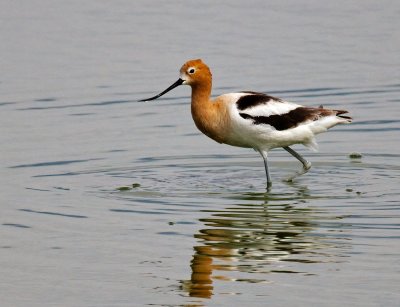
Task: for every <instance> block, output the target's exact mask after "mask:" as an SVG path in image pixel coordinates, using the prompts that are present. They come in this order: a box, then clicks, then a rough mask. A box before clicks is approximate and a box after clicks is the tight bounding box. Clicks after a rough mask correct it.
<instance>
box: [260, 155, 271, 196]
mask: <svg viewBox="0 0 400 307" xmlns="http://www.w3.org/2000/svg"><path fill="white" fill-rule="evenodd" d="M260 154H261V156H262V157H263V159H264V167H265V175H266V176H267V189H269V188H270V187H271V186H272V181H271V176H270V175H269V171H268V159H267V157H268V155H267V152H266V151H261V150H260Z"/></svg>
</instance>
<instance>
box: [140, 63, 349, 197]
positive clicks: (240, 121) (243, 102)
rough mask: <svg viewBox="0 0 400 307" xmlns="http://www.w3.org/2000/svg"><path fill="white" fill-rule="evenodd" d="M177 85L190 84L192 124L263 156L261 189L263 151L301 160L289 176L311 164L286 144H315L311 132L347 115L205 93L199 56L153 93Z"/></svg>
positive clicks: (266, 98)
mask: <svg viewBox="0 0 400 307" xmlns="http://www.w3.org/2000/svg"><path fill="white" fill-rule="evenodd" d="M180 85H189V86H190V87H191V90H192V93H191V114H192V117H193V120H194V123H195V125H196V126H197V128H198V129H199V130H200V131H201V132H202V133H204V134H205V135H206V136H208V137H210V138H211V139H213V140H214V141H216V142H218V143H221V144H227V145H231V146H237V147H243V148H253V149H254V150H255V151H257V152H259V153H260V155H261V157H262V158H263V160H264V168H265V174H266V180H267V189H269V188H270V187H271V186H272V180H271V176H270V173H269V167H268V152H269V151H270V150H271V149H274V148H280V147H281V148H283V149H285V150H286V151H287V152H288V153H289V154H291V155H292V156H293V157H295V158H296V159H297V160H298V161H300V162H301V164H302V169H301V170H299V171H297V172H296V173H295V174H294V175H293V176H290V177H289V178H287V181H293V179H294V178H296V177H297V176H300V175H303V174H305V173H307V172H308V170H309V169H310V168H311V163H310V162H309V161H307V160H306V159H305V158H303V157H302V156H301V155H300V154H299V153H298V152H296V151H295V150H293V149H292V148H291V147H290V146H291V145H294V144H302V145H304V146H306V147H308V148H310V149H312V150H317V148H318V147H317V142H316V140H315V135H317V134H319V133H322V132H326V131H327V130H328V129H329V128H332V127H334V126H336V125H338V124H348V123H350V122H351V121H352V117H350V116H347V115H345V114H347V113H348V111H346V110H333V109H327V108H324V107H323V106H322V105H321V106H319V107H309V106H303V105H300V104H297V103H293V102H289V101H286V100H283V99H280V98H277V97H274V96H271V95H268V94H265V93H260V92H254V91H240V92H233V93H227V94H223V95H220V96H218V97H216V98H215V99H211V90H212V74H211V70H210V68H209V67H208V66H207V65H206V64H205V63H204V62H203V61H202V60H201V59H196V60H189V61H187V62H186V63H185V64H183V66H182V67H181V69H180V77H179V79H178V80H177V81H176V82H175V83H173V84H172V85H171V86H169V87H168V88H167V89H165V90H164V91H162V92H161V93H159V94H158V95H156V96H153V97H150V98H146V99H141V100H139V101H140V102H144V101H151V100H155V99H157V98H159V97H161V96H163V95H164V94H166V93H167V92H169V91H171V90H172V89H174V88H176V87H178V86H180Z"/></svg>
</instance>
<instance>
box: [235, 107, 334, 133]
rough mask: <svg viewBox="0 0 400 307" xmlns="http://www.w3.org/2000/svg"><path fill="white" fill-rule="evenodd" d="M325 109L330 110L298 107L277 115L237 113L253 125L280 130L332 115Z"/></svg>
mask: <svg viewBox="0 0 400 307" xmlns="http://www.w3.org/2000/svg"><path fill="white" fill-rule="evenodd" d="M321 111H322V112H321ZM326 111H330V110H326V109H318V108H307V107H298V108H296V109H294V110H291V111H290V112H288V113H285V114H279V115H270V116H252V115H249V114H246V113H239V115H240V116H241V117H242V118H244V119H251V120H252V121H253V124H254V125H262V124H265V125H270V126H272V127H274V128H275V129H276V130H279V131H282V130H287V129H290V128H295V127H297V126H298V125H300V124H301V123H303V122H306V121H309V120H317V119H319V118H320V117H321V116H327V115H332V111H330V112H329V114H328V112H326ZM325 113H326V114H325Z"/></svg>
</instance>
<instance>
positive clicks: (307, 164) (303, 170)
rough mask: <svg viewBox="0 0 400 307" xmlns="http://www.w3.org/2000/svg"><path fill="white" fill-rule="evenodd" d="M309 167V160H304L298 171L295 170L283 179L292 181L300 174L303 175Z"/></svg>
mask: <svg viewBox="0 0 400 307" xmlns="http://www.w3.org/2000/svg"><path fill="white" fill-rule="evenodd" d="M310 168H311V162H309V161H306V162H305V163H304V164H303V168H302V169H301V170H299V171H297V172H295V173H294V174H293V175H291V176H289V177H287V178H286V179H285V180H284V181H286V182H293V179H295V178H297V177H299V176H301V175H304V174H305V173H307V172H308V171H309V170H310Z"/></svg>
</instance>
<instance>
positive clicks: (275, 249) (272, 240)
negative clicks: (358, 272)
mask: <svg viewBox="0 0 400 307" xmlns="http://www.w3.org/2000/svg"><path fill="white" fill-rule="evenodd" d="M307 192H308V191H307V189H305V190H302V191H301V192H299V190H297V193H296V195H271V194H245V195H240V197H237V198H238V199H239V200H242V201H241V203H240V204H237V205H233V206H232V207H228V208H225V209H223V210H220V211H217V210H215V211H212V212H211V216H210V217H208V218H203V219H200V221H201V222H202V223H203V224H204V225H205V226H206V227H205V228H204V229H201V230H200V231H199V233H197V234H196V235H195V237H196V238H197V239H199V240H200V242H201V244H200V245H198V246H194V255H193V258H192V261H191V271H192V274H191V278H190V280H187V281H183V283H182V284H183V289H184V290H185V291H187V293H188V294H189V295H190V296H192V297H201V298H210V297H211V296H212V295H213V280H216V279H223V280H234V279H233V278H232V277H229V271H235V272H242V273H264V274H263V275H262V276H263V278H264V280H260V279H248V280H246V281H248V282H262V281H266V280H265V277H266V276H267V275H266V274H265V273H270V272H284V273H299V272H296V271H294V270H293V269H291V268H290V266H285V265H282V263H286V264H288V263H290V262H297V263H299V262H300V263H310V262H311V263H312V262H321V257H323V256H321V255H322V254H321V251H319V252H318V250H321V249H322V248H324V247H326V246H327V243H326V242H324V240H323V237H321V236H318V235H311V232H312V231H313V229H314V228H315V227H316V223H315V216H314V213H313V210H312V209H310V208H309V207H308V206H307V204H304V203H307V198H308V195H307ZM298 194H301V197H299V195H298ZM277 263H279V264H280V265H277ZM224 272H225V273H224ZM236 275H237V274H236ZM241 281H243V280H241Z"/></svg>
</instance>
